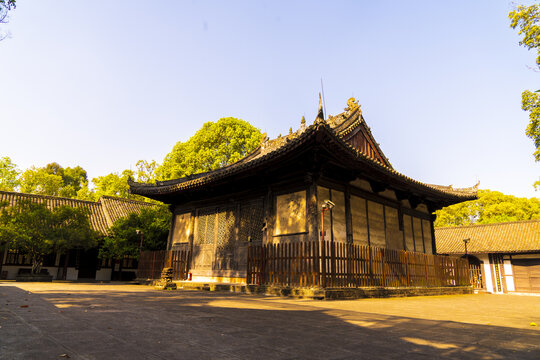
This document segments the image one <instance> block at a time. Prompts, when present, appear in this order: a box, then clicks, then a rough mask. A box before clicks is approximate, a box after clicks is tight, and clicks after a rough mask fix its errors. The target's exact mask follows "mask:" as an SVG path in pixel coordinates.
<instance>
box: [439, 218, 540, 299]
mask: <svg viewBox="0 0 540 360" xmlns="http://www.w3.org/2000/svg"><path fill="white" fill-rule="evenodd" d="M435 239H436V244H437V252H438V253H439V254H447V255H453V256H464V255H465V243H464V241H463V240H465V239H469V240H468V242H467V255H468V257H469V262H470V263H471V264H477V265H479V266H480V269H481V271H482V285H483V288H484V289H485V290H486V291H487V292H490V293H535V294H540V220H530V221H514V222H503V223H495V224H486V225H470V226H454V227H444V228H437V229H435Z"/></svg>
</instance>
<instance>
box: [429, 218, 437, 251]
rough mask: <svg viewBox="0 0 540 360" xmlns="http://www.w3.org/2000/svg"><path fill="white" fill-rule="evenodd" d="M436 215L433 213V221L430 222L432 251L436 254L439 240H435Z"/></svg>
mask: <svg viewBox="0 0 540 360" xmlns="http://www.w3.org/2000/svg"><path fill="white" fill-rule="evenodd" d="M435 218H436V217H435V215H431V221H430V222H429V225H430V230H431V253H432V254H436V253H437V242H436V241H435V226H433V223H434V222H435Z"/></svg>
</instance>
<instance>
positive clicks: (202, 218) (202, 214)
mask: <svg viewBox="0 0 540 360" xmlns="http://www.w3.org/2000/svg"><path fill="white" fill-rule="evenodd" d="M216 213H217V212H216V209H204V210H199V211H198V212H197V219H196V221H195V237H194V239H193V255H192V263H191V267H192V269H194V270H211V269H212V263H213V261H214V247H215V237H216Z"/></svg>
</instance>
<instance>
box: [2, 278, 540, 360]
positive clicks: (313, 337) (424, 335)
mask: <svg viewBox="0 0 540 360" xmlns="http://www.w3.org/2000/svg"><path fill="white" fill-rule="evenodd" d="M96 289H97V288H96ZM146 289H148V288H145V289H144V291H121V290H118V289H117V288H114V287H111V288H107V287H106V286H105V287H103V286H102V287H100V288H99V290H95V291H93V290H77V289H75V288H72V289H67V290H66V291H67V292H66V291H62V290H57V291H52V290H51V291H40V292H33V293H32V292H28V291H24V290H22V289H20V288H18V287H17V286H15V285H14V284H9V285H3V286H0V326H1V328H0V359H62V358H66V356H65V354H67V355H68V356H70V358H71V359H299V358H301V359H375V358H381V359H398V358H399V359H423V358H425V359H434V358H435V359H436V358H454V359H539V358H540V332H539V331H538V330H536V329H534V330H524V329H516V328H507V327H500V326H487V325H474V324H465V323H459V322H452V321H434V320H424V319H418V318H409V317H405V316H403V317H402V316H390V315H384V314H374V313H363V312H361V311H344V310H339V309H332V310H328V309H321V308H317V307H313V306H310V305H309V304H306V303H302V302H298V301H297V302H294V301H291V302H276V301H272V298H265V297H258V296H245V295H234V294H223V293H207V292H191V291H172V292H159V291H153V290H146ZM359 306H361V305H359ZM479 311H481V310H479ZM62 355H64V356H63V357H61V356H62Z"/></svg>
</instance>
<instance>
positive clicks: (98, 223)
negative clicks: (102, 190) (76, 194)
mask: <svg viewBox="0 0 540 360" xmlns="http://www.w3.org/2000/svg"><path fill="white" fill-rule="evenodd" d="M21 199H26V200H31V201H33V202H39V203H42V202H45V203H47V207H48V208H49V209H54V208H57V207H59V206H62V205H66V206H71V207H85V208H87V209H89V210H90V223H91V225H92V228H93V229H94V230H95V231H98V232H99V233H101V234H106V233H107V229H108V228H109V226H108V223H107V218H106V217H105V214H104V213H103V209H102V207H101V204H100V203H97V202H94V201H86V200H77V199H70V198H63V197H59V196H49V195H37V194H26V193H18V192H10V191H0V202H4V201H7V202H8V203H9V204H10V205H14V204H15V203H16V202H17V201H18V200H21Z"/></svg>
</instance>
